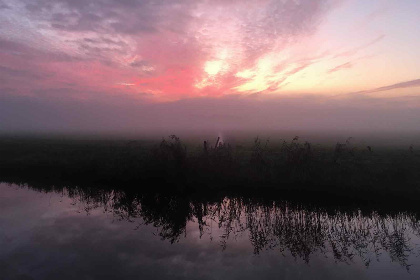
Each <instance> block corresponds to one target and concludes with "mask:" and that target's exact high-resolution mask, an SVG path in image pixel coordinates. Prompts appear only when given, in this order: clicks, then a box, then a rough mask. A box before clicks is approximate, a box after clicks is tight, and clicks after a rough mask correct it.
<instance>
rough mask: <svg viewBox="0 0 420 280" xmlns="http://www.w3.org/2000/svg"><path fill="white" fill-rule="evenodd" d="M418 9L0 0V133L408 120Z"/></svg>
mask: <svg viewBox="0 0 420 280" xmlns="http://www.w3.org/2000/svg"><path fill="white" fill-rule="evenodd" d="M419 14H420V2H419V1H417V0H370V1H365V0H255V1H248V0H241V1H236V0H225V1H222V0H213V1H210V0H208V1H205V0H179V1H170V0H154V1H147V0H118V1H117V0H0V102H1V103H0V129H2V130H13V129H17V130H19V129H28V128H30V127H32V128H34V129H38V128H39V129H41V128H45V129H55V128H59V127H61V128H63V127H67V126H69V125H70V124H71V125H72V126H73V128H74V129H76V128H77V127H84V126H86V127H85V128H87V127H88V126H87V123H88V124H89V125H90V126H89V127H91V128H94V127H95V126H96V127H98V126H101V125H102V126H104V125H105V124H107V125H108V124H109V123H113V125H114V126H121V125H123V124H124V125H127V124H128V123H130V122H131V123H132V127H136V122H138V127H139V128H141V123H146V122H147V124H148V126H150V127H153V126H162V125H164V124H166V125H167V126H168V127H170V126H171V125H174V123H173V122H175V123H177V124H179V127H182V125H184V126H186V127H188V126H189V125H190V124H189V122H190V121H191V120H194V121H195V125H196V126H198V127H199V126H201V125H205V124H207V125H213V126H228V127H229V128H230V127H233V128H234V127H236V126H238V127H246V126H247V124H248V123H249V122H250V121H251V122H252V121H254V122H255V124H254V125H255V126H258V123H259V121H261V120H263V122H264V124H268V125H269V126H270V127H273V128H274V127H276V125H277V124H279V126H282V124H281V122H279V120H280V119H282V120H285V119H288V120H289V121H288V122H287V123H289V124H292V125H293V124H294V122H293V121H290V120H291V119H293V120H296V118H297V117H298V118H299V121H297V122H298V123H299V124H300V125H301V126H302V127H305V124H308V126H313V125H314V124H316V125H317V126H319V127H324V126H325V127H327V128H328V127H330V126H332V127H335V126H340V125H351V126H352V127H356V128H357V127H359V126H358V125H360V127H364V128H367V129H368V128H369V127H378V126H379V127H381V125H382V126H383V128H384V129H385V128H389V129H392V127H401V126H402V127H405V128H406V129H414V128H415V127H416V125H415V118H418V117H419V116H420V113H419V110H418V109H419V107H420V71H419V69H420V53H419V52H420V51H419V50H420V37H419V36H418V35H419V34H420V17H419V16H418V15H419ZM168 108H169V109H168ZM168 111H170V112H169V113H168ZM297 111H299V113H297ZM173 112H175V113H176V114H177V116H176V119H177V120H176V121H174V120H173V118H174V115H173ZM352 112H353V113H352ZM319 114H321V117H319ZM92 119H95V120H92ZM209 119H210V120H209ZM171 122H172V124H171ZM285 123H286V121H285ZM228 124H229V125H228ZM283 126H284V125H283Z"/></svg>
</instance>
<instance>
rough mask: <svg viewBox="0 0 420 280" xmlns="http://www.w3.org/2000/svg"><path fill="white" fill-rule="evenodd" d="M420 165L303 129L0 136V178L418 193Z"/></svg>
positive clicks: (408, 155) (408, 156)
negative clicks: (237, 141) (195, 139)
mask: <svg viewBox="0 0 420 280" xmlns="http://www.w3.org/2000/svg"><path fill="white" fill-rule="evenodd" d="M419 168H420V155H419V154H418V152H417V151H416V150H415V149H414V147H413V146H411V147H408V148H407V149H406V150H382V151H380V150H378V151H377V150H375V149H374V147H373V148H372V147H371V146H365V147H363V146H357V145H354V144H353V143H352V139H351V138H349V139H348V140H347V141H346V142H345V143H337V144H336V145H335V147H323V146H320V145H314V144H312V143H308V142H301V141H300V139H299V137H294V138H293V139H291V140H289V141H286V140H284V141H282V142H280V143H278V142H277V143H274V144H273V143H272V142H271V141H269V140H268V139H261V138H259V137H257V138H255V139H254V141H253V142H252V144H251V145H250V146H240V145H236V146H235V145H230V144H229V143H225V142H221V141H220V139H217V140H215V141H214V142H213V141H208V140H207V141H204V142H203V143H202V144H200V145H197V146H193V145H186V144H184V143H183V142H182V140H181V139H180V138H179V137H177V136H175V135H171V136H169V137H168V138H166V139H165V138H164V139H162V141H161V142H159V143H151V142H145V141H116V140H114V141H100V140H95V141H82V140H79V141H76V140H43V141H40V140H33V139H21V140H16V139H15V140H13V141H10V140H7V139H0V180H1V179H3V180H6V179H7V178H13V179H17V178H18V179H21V180H22V181H25V180H38V181H40V182H42V181H52V182H66V183H73V184H83V183H87V182H88V183H93V184H97V185H113V186H114V185H116V184H118V185H122V186H127V188H128V187H130V188H131V187H133V186H135V188H141V189H147V188H158V187H160V188H162V189H163V190H165V191H168V190H175V191H177V190H178V191H179V190H181V191H182V190H194V191H198V192H206V191H213V190H220V191H248V190H252V191H263V192H269V191H276V192H282V193H296V194H300V195H301V194H304V195H307V196H311V194H313V193H315V194H316V193H319V192H323V193H329V194H334V195H335V196H342V197H346V198H347V199H351V198H357V197H359V198H360V197H362V198H363V197H369V196H371V197H375V198H376V197H380V196H383V197H395V195H397V196H401V197H407V198H412V197H413V196H415V195H418V194H419V192H420V191H419V186H420V176H419V174H420V172H419V170H420V169H419Z"/></svg>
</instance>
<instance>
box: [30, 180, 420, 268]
mask: <svg viewBox="0 0 420 280" xmlns="http://www.w3.org/2000/svg"><path fill="white" fill-rule="evenodd" d="M30 188H32V189H35V190H38V191H47V192H51V191H54V192H59V193H62V194H63V195H66V196H68V197H70V198H72V199H73V201H74V204H76V205H78V206H79V207H80V206H81V207H83V209H84V211H86V213H88V214H89V213H90V212H91V211H92V210H93V209H97V208H101V209H102V208H103V209H104V210H105V211H106V212H108V213H112V215H113V216H114V217H117V218H118V219H119V220H126V221H130V222H133V223H137V227H138V228H139V227H141V226H142V225H143V224H148V225H153V227H155V228H156V229H157V231H158V232H157V235H158V236H160V238H161V239H163V240H168V241H169V242H170V243H175V242H178V241H179V240H180V239H181V238H188V236H187V230H186V228H187V224H188V223H189V222H191V221H195V224H197V225H198V228H199V233H200V238H201V237H202V236H203V235H208V236H209V237H210V239H213V240H218V241H219V242H220V245H221V249H222V250H223V249H226V247H227V246H229V240H231V239H236V238H244V236H246V237H247V238H248V239H249V242H250V243H251V244H252V246H253V250H254V253H255V254H259V253H261V252H262V251H263V250H266V249H274V250H279V251H280V252H281V253H284V254H286V253H288V254H291V255H292V256H293V257H294V258H296V259H302V260H303V261H305V262H307V263H309V262H310V260H311V257H312V256H315V255H318V256H319V255H324V256H326V257H329V256H332V257H333V258H334V259H335V261H336V262H344V263H349V264H350V263H352V262H353V261H354V260H355V259H358V260H361V261H362V262H363V263H364V265H365V266H369V264H370V263H371V261H372V260H379V257H380V256H381V255H388V256H389V257H390V259H391V261H392V262H397V263H399V264H400V265H401V266H403V267H404V268H406V269H407V270H409V268H410V263H409V257H410V256H417V255H418V253H419V248H418V246H417V244H415V243H414V242H412V239H413V238H417V239H418V238H419V237H420V222H419V220H418V217H417V215H416V214H413V213H388V214H387V213H381V214H380V213H378V212H377V211H368V212H362V211H360V210H341V211H340V210H334V209H322V208H319V207H318V208H317V207H310V206H305V205H300V204H295V203H288V202H284V201H267V200H258V199H251V198H238V197H229V198H228V197H223V198H220V199H217V198H213V199H212V200H206V201H204V200H203V199H194V198H187V197H185V196H172V195H163V194H157V193H147V194H144V193H143V194H141V193H134V192H124V191H117V190H104V189H97V188H45V187H43V188H39V187H30ZM215 229H217V230H215ZM214 232H216V234H217V236H214V235H215V233H214Z"/></svg>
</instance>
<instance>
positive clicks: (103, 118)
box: [0, 95, 420, 144]
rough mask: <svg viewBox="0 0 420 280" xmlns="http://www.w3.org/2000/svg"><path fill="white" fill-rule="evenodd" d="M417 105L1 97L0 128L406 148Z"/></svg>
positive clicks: (417, 131)
mask: <svg viewBox="0 0 420 280" xmlns="http://www.w3.org/2000/svg"><path fill="white" fill-rule="evenodd" d="M419 101H420V98H419V97H407V98H401V97H399V98H398V100H396V99H391V98H389V99H374V98H368V97H360V96H359V97H356V98H347V99H334V98H325V97H313V96H312V97H304V96H302V97H272V96H259V95H253V96H247V97H243V96H242V97H240V96H231V97H224V98H195V99H184V100H180V101H176V102H166V103H147V102H144V101H141V100H137V99H134V98H130V97H124V96H116V97H109V98H107V99H102V101H94V100H76V99H63V98H59V97H55V98H51V96H48V97H45V98H42V97H27V96H26V97H23V96H12V95H3V96H1V97H0V131H1V132H2V134H10V133H14V134H16V133H18V134H21V133H41V134H46V133H47V134H51V133H54V134H95V135H98V134H108V135H110V134H114V135H120V136H123V135H138V136H143V137H146V136H158V137H161V136H165V135H168V134H181V135H185V134H194V135H202V134H203V133H204V132H206V133H209V135H212V133H220V132H227V131H235V132H237V133H239V132H240V133H242V134H244V135H247V134H252V135H255V134H258V135H264V136H267V137H269V136H271V137H273V136H274V137H275V136H276V135H277V134H281V133H280V132H281V131H283V132H284V131H288V133H286V135H287V137H292V135H293V134H299V135H303V137H305V136H307V137H308V138H314V135H317V139H329V138H330V139H333V140H334V141H335V140H336V139H341V138H343V137H350V136H352V137H355V136H363V137H370V138H371V137H374V136H375V135H376V136H378V137H379V138H382V139H383V140H384V141H385V139H389V141H390V142H394V141H396V139H397V140H398V139H400V140H401V139H405V140H402V141H403V143H404V144H409V143H411V142H413V141H415V139H417V137H416V135H420V126H419V120H420V110H419V109H418V108H419V106H418V104H419V103H420V102H419ZM283 135H285V134H284V133H283ZM379 135H382V136H379ZM333 136H334V137H333ZM331 137H333V138H331ZM315 138H316V137H315Z"/></svg>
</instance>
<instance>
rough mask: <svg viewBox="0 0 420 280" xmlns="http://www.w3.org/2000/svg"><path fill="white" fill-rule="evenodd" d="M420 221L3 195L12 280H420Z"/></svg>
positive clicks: (1, 226) (240, 206) (291, 207)
mask: <svg viewBox="0 0 420 280" xmlns="http://www.w3.org/2000/svg"><path fill="white" fill-rule="evenodd" d="M419 237H420V221H419V215H417V214H415V213H409V212H405V213H398V212H392V213H386V212H383V211H379V210H378V211H364V212H362V211H359V210H357V209H355V210H345V211H344V210H331V209H328V210H326V209H321V208H316V207H310V206H307V205H298V204H291V203H287V202H275V201H272V202H267V201H265V202H261V201H257V200H252V199H245V198H224V199H213V200H210V201H203V200H202V199H201V200H194V199H190V198H185V197H173V196H165V195H158V194H148V195H140V194H133V193H131V194H129V193H125V192H119V191H115V190H99V189H81V188H72V189H54V188H42V187H38V188H36V187H22V186H17V185H8V184H0V248H1V250H0V275H1V276H0V279H401V280H402V279H420V258H419V257H418V256H419V253H420V238H419Z"/></svg>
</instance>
